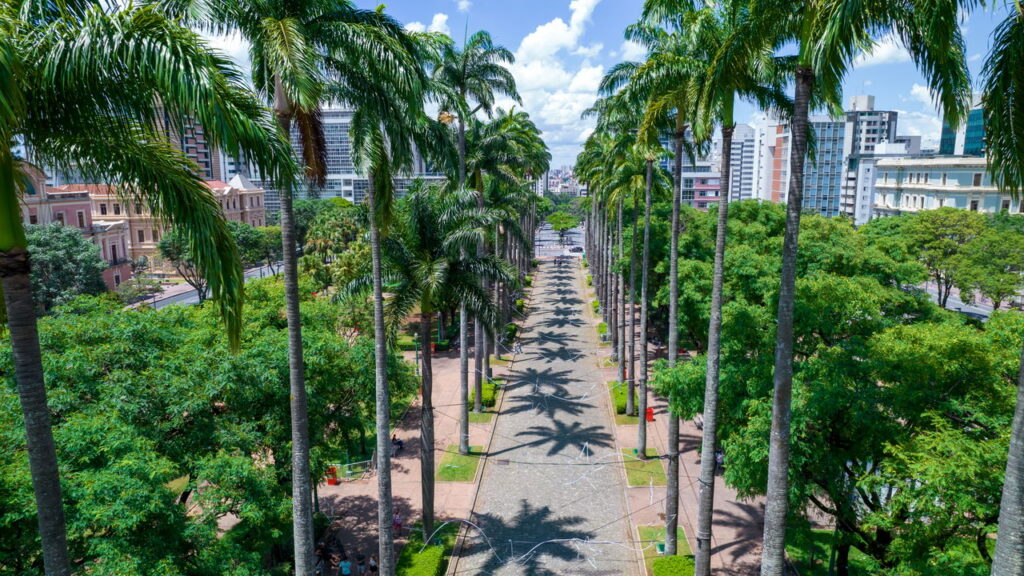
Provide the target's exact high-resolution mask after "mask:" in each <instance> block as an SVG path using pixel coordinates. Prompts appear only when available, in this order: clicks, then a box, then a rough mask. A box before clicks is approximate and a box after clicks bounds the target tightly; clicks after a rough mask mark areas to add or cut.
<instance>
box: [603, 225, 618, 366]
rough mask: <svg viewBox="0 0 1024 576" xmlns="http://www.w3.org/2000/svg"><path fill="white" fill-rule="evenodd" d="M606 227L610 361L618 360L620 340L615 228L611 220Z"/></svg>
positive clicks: (606, 307)
mask: <svg viewBox="0 0 1024 576" xmlns="http://www.w3.org/2000/svg"><path fill="white" fill-rule="evenodd" d="M606 228H607V229H608V233H607V235H606V237H607V239H608V240H607V242H606V244H607V246H606V249H605V253H606V254H607V256H606V262H607V271H606V274H605V277H606V278H607V279H608V280H607V282H608V301H607V302H606V303H605V309H606V310H607V311H608V316H609V318H610V321H609V322H608V333H609V334H611V336H612V362H618V361H619V359H620V356H619V346H620V345H621V340H620V339H619V292H618V290H619V282H618V274H616V273H615V259H614V256H615V228H614V226H613V224H612V222H608V225H607V226H606Z"/></svg>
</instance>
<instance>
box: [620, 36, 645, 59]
mask: <svg viewBox="0 0 1024 576" xmlns="http://www.w3.org/2000/svg"><path fill="white" fill-rule="evenodd" d="M619 52H620V53H621V54H620V55H621V57H622V59H623V60H634V61H635V60H642V59H643V58H644V57H645V56H647V49H646V48H644V47H643V46H642V45H640V44H637V43H636V42H633V41H632V40H626V41H625V42H623V43H622V46H621V47H620V48H619Z"/></svg>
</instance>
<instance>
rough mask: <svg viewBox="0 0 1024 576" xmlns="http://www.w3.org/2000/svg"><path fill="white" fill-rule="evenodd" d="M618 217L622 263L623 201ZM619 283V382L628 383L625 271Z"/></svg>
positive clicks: (617, 232) (620, 204)
mask: <svg viewBox="0 0 1024 576" xmlns="http://www.w3.org/2000/svg"><path fill="white" fill-rule="evenodd" d="M616 211H617V213H618V216H617V218H616V222H615V226H616V229H617V231H616V237H617V239H618V243H619V261H620V262H621V261H622V258H623V256H624V255H625V243H626V238H625V236H623V234H622V200H619V203H618V206H617V207H616ZM616 277H617V282H618V284H619V290H618V296H619V298H618V302H616V306H618V309H619V313H618V316H619V382H621V383H626V343H627V342H628V340H627V336H626V324H627V320H626V272H625V271H624V270H623V271H621V272H619V273H618V274H616ZM626 402H627V404H626V407H627V410H628V409H629V400H626Z"/></svg>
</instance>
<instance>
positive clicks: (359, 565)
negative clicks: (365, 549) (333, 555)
mask: <svg viewBox="0 0 1024 576" xmlns="http://www.w3.org/2000/svg"><path fill="white" fill-rule="evenodd" d="M356 574H359V576H365V574H366V556H363V555H362V554H360V555H358V556H356Z"/></svg>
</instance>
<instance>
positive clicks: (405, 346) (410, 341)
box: [397, 335, 416, 352]
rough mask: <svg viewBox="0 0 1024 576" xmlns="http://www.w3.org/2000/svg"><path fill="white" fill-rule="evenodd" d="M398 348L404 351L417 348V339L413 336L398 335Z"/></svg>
mask: <svg viewBox="0 0 1024 576" xmlns="http://www.w3.org/2000/svg"><path fill="white" fill-rule="evenodd" d="M397 345H398V349H399V350H401V351H403V352H412V351H413V350H415V349H416V339H415V338H413V337H412V336H407V335H402V336H399V337H398V343H397Z"/></svg>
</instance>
